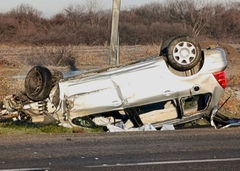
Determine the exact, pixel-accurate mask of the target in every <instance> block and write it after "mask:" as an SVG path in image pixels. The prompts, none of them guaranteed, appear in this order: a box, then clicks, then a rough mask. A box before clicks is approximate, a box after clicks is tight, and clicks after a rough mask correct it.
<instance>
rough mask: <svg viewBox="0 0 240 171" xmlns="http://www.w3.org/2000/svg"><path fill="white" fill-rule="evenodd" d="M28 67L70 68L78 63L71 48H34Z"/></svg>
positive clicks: (28, 59)
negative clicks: (69, 66)
mask: <svg viewBox="0 0 240 171" xmlns="http://www.w3.org/2000/svg"><path fill="white" fill-rule="evenodd" d="M31 53H32V54H31V56H29V57H28V58H27V61H28V65H45V66H68V65H73V64H75V62H76V58H75V56H74V52H73V50H72V48H71V46H45V47H33V48H32V52H31Z"/></svg>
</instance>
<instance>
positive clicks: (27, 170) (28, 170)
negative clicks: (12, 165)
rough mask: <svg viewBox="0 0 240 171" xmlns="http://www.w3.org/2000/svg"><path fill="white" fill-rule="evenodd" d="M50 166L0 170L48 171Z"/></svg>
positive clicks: (2, 170) (4, 170) (1, 170)
mask: <svg viewBox="0 0 240 171" xmlns="http://www.w3.org/2000/svg"><path fill="white" fill-rule="evenodd" d="M49 169H50V168H18V169H0V171H32V170H35V171H43V170H44V171H48V170H49Z"/></svg>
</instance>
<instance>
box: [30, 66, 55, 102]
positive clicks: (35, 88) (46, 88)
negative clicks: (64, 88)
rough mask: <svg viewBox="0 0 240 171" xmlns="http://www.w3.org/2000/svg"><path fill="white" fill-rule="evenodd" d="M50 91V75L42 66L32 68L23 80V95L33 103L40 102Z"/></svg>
mask: <svg viewBox="0 0 240 171" xmlns="http://www.w3.org/2000/svg"><path fill="white" fill-rule="evenodd" d="M51 89H52V74H51V72H50V71H49V70H48V69H47V68H45V67H42V66H35V67H33V68H32V69H31V70H30V71H29V72H28V73H27V76H26V79H25V93H26V95H27V96H28V98H29V99H31V100H33V101H41V100H44V99H46V98H47V97H48V96H49V93H50V91H51Z"/></svg>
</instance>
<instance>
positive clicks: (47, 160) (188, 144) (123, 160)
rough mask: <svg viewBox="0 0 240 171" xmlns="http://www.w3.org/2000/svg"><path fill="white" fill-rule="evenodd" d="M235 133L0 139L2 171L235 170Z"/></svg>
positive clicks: (239, 158) (239, 155)
mask: <svg viewBox="0 0 240 171" xmlns="http://www.w3.org/2000/svg"><path fill="white" fill-rule="evenodd" d="M239 131H240V129H239V128H228V129H225V130H215V129H213V128H205V129H191V130H175V131H150V132H123V133H84V134H83V133H81V134H80V133H75V134H40V135H0V171H2V170H11V171H12V170H36V171H37V170H96V171H99V170H104V171H105V170H114V171H115V170H125V171H126V170H131V171H132V170H137V171H138V170H144V171H145V170H164V171H167V170H178V171H179V170H184V171H185V170H191V171H192V170H197V171H199V170H211V171H212V170H217V171H220V170H224V171H225V170H234V171H236V170H239V169H240V145H239V142H240V141H239V140H240V134H239Z"/></svg>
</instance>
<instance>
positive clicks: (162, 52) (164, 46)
mask: <svg viewBox="0 0 240 171" xmlns="http://www.w3.org/2000/svg"><path fill="white" fill-rule="evenodd" d="M174 39H176V37H170V38H168V39H167V40H164V41H163V43H162V46H161V48H160V54H159V55H160V56H167V49H168V46H169V45H170V43H171V41H173V40H174Z"/></svg>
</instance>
